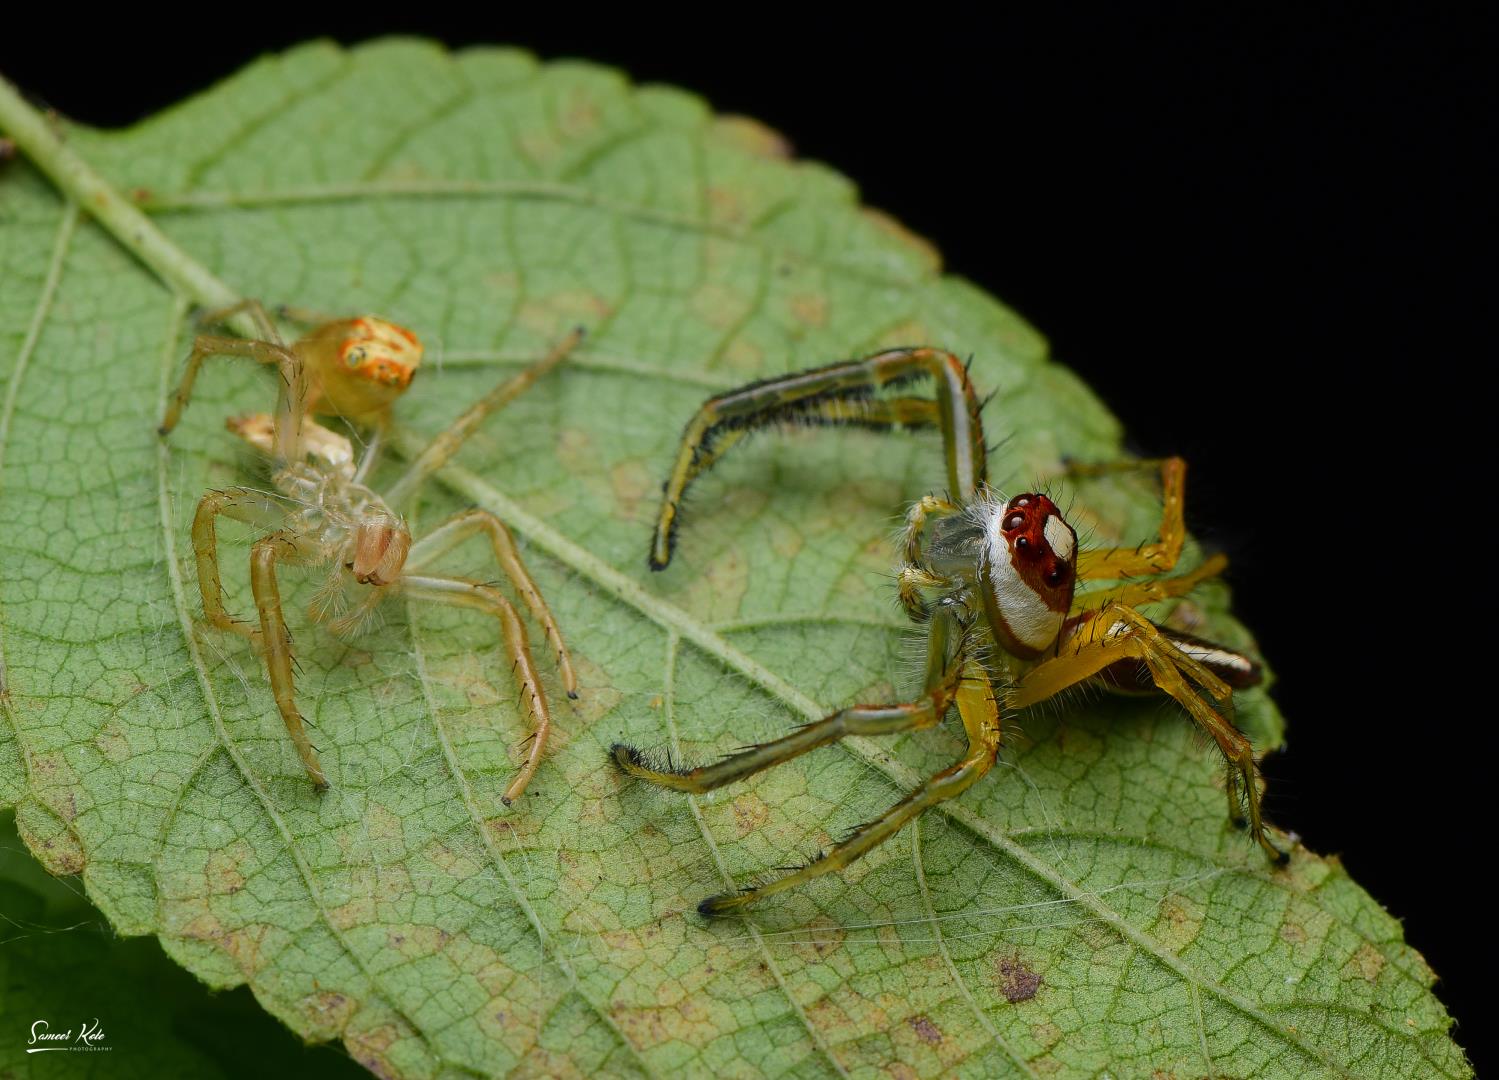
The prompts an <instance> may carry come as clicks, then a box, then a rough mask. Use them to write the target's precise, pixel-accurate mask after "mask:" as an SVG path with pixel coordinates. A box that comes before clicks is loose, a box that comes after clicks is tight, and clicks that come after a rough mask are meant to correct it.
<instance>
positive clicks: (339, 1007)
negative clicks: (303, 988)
mask: <svg viewBox="0 0 1499 1080" xmlns="http://www.w3.org/2000/svg"><path fill="white" fill-rule="evenodd" d="M297 1004H298V1007H299V1009H300V1011H301V1013H302V1017H303V1019H304V1021H305V1022H306V1024H307V1030H306V1031H305V1032H304V1033H303V1034H304V1036H309V1037H311V1038H314V1039H331V1038H333V1037H335V1036H336V1035H337V1034H338V1033H339V1032H340V1031H342V1030H343V1029H344V1026H345V1025H346V1024H347V1023H348V1022H349V1017H351V1016H353V1015H354V1013H355V1012H357V1011H358V1010H359V1006H358V1005H357V1004H356V1003H355V1002H353V1001H351V1000H350V999H349V998H348V996H347V995H345V994H340V993H338V992H336V991H333V990H322V991H320V992H318V993H316V994H308V995H307V996H306V997H304V998H303V999H302V1000H301V1001H300V1002H298V1003H297Z"/></svg>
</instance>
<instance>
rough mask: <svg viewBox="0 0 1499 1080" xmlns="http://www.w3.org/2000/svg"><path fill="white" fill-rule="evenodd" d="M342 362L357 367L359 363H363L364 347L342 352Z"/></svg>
mask: <svg viewBox="0 0 1499 1080" xmlns="http://www.w3.org/2000/svg"><path fill="white" fill-rule="evenodd" d="M344 363H346V364H348V365H349V366H350V367H353V368H357V367H358V366H359V365H360V364H362V363H364V349H363V348H358V349H350V350H349V351H348V352H346V353H345V354H344Z"/></svg>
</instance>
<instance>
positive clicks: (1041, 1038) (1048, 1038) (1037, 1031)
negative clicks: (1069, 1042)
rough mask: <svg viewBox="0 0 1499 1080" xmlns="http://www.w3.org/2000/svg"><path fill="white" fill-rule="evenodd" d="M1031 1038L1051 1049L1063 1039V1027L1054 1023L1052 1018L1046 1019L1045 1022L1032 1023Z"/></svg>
mask: <svg viewBox="0 0 1499 1080" xmlns="http://www.w3.org/2000/svg"><path fill="white" fill-rule="evenodd" d="M1031 1038H1033V1039H1035V1040H1036V1042H1038V1043H1040V1044H1041V1045H1042V1046H1043V1047H1045V1048H1046V1049H1048V1050H1050V1049H1051V1048H1052V1047H1053V1046H1055V1045H1056V1044H1057V1043H1059V1042H1061V1041H1062V1029H1061V1028H1059V1027H1057V1025H1055V1024H1053V1023H1052V1022H1051V1021H1050V1020H1048V1021H1046V1022H1045V1023H1044V1024H1032V1025H1031Z"/></svg>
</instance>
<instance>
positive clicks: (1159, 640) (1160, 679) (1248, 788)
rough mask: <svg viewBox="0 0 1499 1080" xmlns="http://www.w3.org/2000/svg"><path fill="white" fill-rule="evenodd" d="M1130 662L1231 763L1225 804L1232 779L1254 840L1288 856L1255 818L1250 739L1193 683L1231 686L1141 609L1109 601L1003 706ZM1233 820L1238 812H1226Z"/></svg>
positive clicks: (1225, 689) (1212, 690)
mask: <svg viewBox="0 0 1499 1080" xmlns="http://www.w3.org/2000/svg"><path fill="white" fill-rule="evenodd" d="M1122 660H1135V661H1139V662H1142V663H1144V664H1145V666H1146V668H1147V669H1148V670H1149V671H1150V675H1151V678H1152V680H1153V681H1154V682H1155V685H1156V686H1157V687H1158V688H1159V689H1161V690H1162V691H1164V692H1165V693H1167V694H1170V695H1171V697H1173V698H1174V699H1175V700H1176V701H1177V702H1178V703H1180V704H1181V706H1182V707H1183V708H1184V709H1186V711H1187V714H1188V715H1189V716H1191V717H1192V719H1193V721H1195V722H1196V723H1197V724H1198V725H1199V726H1200V727H1201V728H1202V729H1203V730H1204V731H1206V732H1207V733H1208V734H1209V735H1210V736H1212V738H1213V740H1214V742H1215V743H1217V745H1218V748H1219V749H1220V750H1221V751H1222V753H1223V756H1224V758H1225V759H1227V761H1228V763H1229V767H1230V768H1231V769H1232V770H1233V771H1234V773H1235V774H1236V778H1235V779H1233V780H1231V781H1230V784H1231V788H1230V792H1229V799H1230V806H1231V807H1232V806H1233V804H1234V802H1235V799H1236V795H1235V793H1234V791H1233V785H1240V784H1242V787H1243V792H1242V795H1243V798H1244V800H1245V802H1246V804H1247V806H1248V810H1249V826H1250V829H1251V832H1252V834H1253V836H1254V839H1255V842H1256V843H1258V844H1259V845H1260V847H1261V848H1263V849H1264V851H1265V854H1266V855H1268V856H1269V857H1270V858H1271V859H1273V860H1275V861H1277V862H1285V861H1286V859H1287V856H1286V854H1285V853H1284V852H1282V851H1280V850H1279V849H1277V848H1276V847H1275V845H1274V844H1272V843H1271V842H1270V839H1269V837H1268V835H1267V834H1266V830H1265V826H1264V822H1263V820H1262V818H1261V816H1260V788H1259V766H1258V764H1257V763H1256V762H1255V759H1254V751H1253V747H1252V746H1251V745H1250V742H1249V740H1248V739H1247V738H1246V737H1245V736H1244V734H1243V732H1241V731H1239V730H1238V729H1237V728H1235V727H1234V726H1233V724H1231V723H1230V722H1229V721H1228V720H1226V719H1224V717H1223V716H1222V714H1221V713H1219V712H1218V710H1217V709H1215V708H1213V706H1212V705H1210V704H1209V703H1208V702H1207V701H1205V700H1204V699H1203V697H1202V695H1201V694H1200V693H1198V692H1197V690H1195V689H1193V687H1192V686H1191V684H1190V683H1189V681H1188V680H1191V682H1195V683H1196V684H1197V686H1199V687H1201V689H1202V690H1203V691H1205V692H1206V693H1207V694H1208V695H1210V696H1211V697H1213V698H1215V699H1217V700H1218V701H1220V702H1225V703H1226V702H1229V701H1231V700H1232V696H1233V690H1232V688H1231V687H1229V686H1228V684H1227V683H1225V682H1224V681H1223V680H1222V679H1220V678H1219V677H1218V676H1217V675H1215V674H1214V673H1213V672H1212V671H1210V670H1209V669H1208V668H1207V667H1205V666H1204V665H1202V664H1200V663H1198V662H1197V661H1196V660H1194V659H1193V658H1192V657H1190V656H1188V655H1186V654H1185V653H1184V652H1182V651H1181V650H1180V649H1178V648H1176V647H1175V646H1174V645H1172V644H1171V642H1170V640H1169V639H1167V638H1166V637H1165V636H1164V635H1162V634H1161V632H1160V631H1159V630H1158V629H1156V627H1155V626H1154V625H1153V624H1152V623H1151V622H1150V621H1149V620H1148V619H1146V618H1145V617H1144V616H1143V615H1141V614H1140V613H1139V612H1137V611H1135V610H1134V609H1132V608H1129V607H1125V606H1122V605H1118V604H1114V605H1109V606H1107V607H1104V608H1103V609H1102V610H1101V611H1100V612H1099V613H1098V614H1097V615H1095V616H1094V617H1093V618H1092V619H1090V620H1088V622H1087V623H1085V624H1083V626H1082V627H1081V628H1080V629H1079V630H1078V631H1077V632H1076V633H1075V634H1074V635H1073V637H1071V638H1069V639H1068V640H1067V641H1065V642H1064V643H1063V645H1062V651H1061V655H1059V656H1057V657H1054V658H1052V659H1050V660H1044V661H1042V662H1041V663H1039V664H1037V665H1036V666H1035V667H1034V668H1032V669H1031V670H1030V672H1029V673H1027V674H1026V676H1025V677H1024V678H1023V679H1021V680H1020V682H1019V683H1018V684H1017V685H1016V686H1015V688H1014V689H1013V690H1011V692H1010V693H1009V695H1008V696H1007V698H1006V701H1005V705H1006V706H1007V707H1008V708H1013V709H1024V708H1028V707H1029V706H1031V705H1034V704H1036V703H1038V702H1041V701H1045V700H1047V699H1048V698H1051V697H1054V696H1056V695H1057V694H1059V693H1061V692H1062V691H1063V690H1065V689H1067V688H1068V687H1070V686H1076V685H1077V684H1079V683H1081V682H1084V681H1085V680H1087V679H1090V678H1092V677H1093V676H1095V675H1097V674H1099V673H1100V672H1101V671H1103V670H1104V669H1105V668H1107V667H1109V666H1110V665H1111V664H1115V663H1118V662H1120V661H1122ZM1230 816H1232V817H1234V818H1235V819H1236V820H1237V819H1238V817H1239V815H1238V814H1236V813H1231V815H1230Z"/></svg>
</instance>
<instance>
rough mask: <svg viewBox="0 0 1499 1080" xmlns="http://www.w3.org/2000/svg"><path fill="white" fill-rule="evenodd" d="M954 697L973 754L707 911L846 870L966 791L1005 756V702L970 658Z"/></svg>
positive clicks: (713, 899)
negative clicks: (795, 866)
mask: <svg viewBox="0 0 1499 1080" xmlns="http://www.w3.org/2000/svg"><path fill="white" fill-rule="evenodd" d="M954 697H955V700H956V701H957V705H958V712H959V714H960V715H961V716H962V717H963V728H964V730H965V731H966V732H967V734H968V753H967V754H966V755H965V756H964V758H963V760H961V761H959V762H958V763H957V764H956V765H953V766H952V767H950V768H947V769H944V770H942V771H941V772H939V773H937V774H936V775H935V776H933V777H931V778H930V779H929V780H927V781H926V783H924V784H922V785H921V786H920V787H919V788H917V789H916V790H915V791H913V792H911V794H909V795H907V796H906V797H905V798H904V799H902V800H901V801H900V802H898V803H896V804H895V805H894V806H892V807H891V808H890V809H889V810H887V811H886V812H885V813H884V814H882V815H880V816H879V817H877V818H875V819H874V820H873V821H871V822H868V823H866V824H864V825H860V826H859V827H858V828H857V829H855V830H854V831H853V832H852V833H850V834H849V836H848V838H847V839H846V840H844V841H843V842H842V843H841V844H838V845H837V846H835V847H834V848H833V849H832V850H831V851H828V852H825V853H823V854H820V855H818V856H817V858H815V859H813V860H812V861H811V862H809V863H808V864H807V865H806V866H803V867H802V868H801V869H799V870H794V871H792V872H791V873H789V874H786V875H784V876H782V877H778V878H776V879H774V880H773V881H770V882H767V883H766V884H764V885H759V886H756V887H754V888H749V889H741V890H740V891H738V892H734V893H723V894H721V895H719V896H710V897H709V898H708V899H706V900H704V901H703V902H702V903H701V904H699V905H698V911H700V912H702V913H703V914H704V915H722V914H723V913H724V912H726V911H732V910H733V909H734V908H739V907H744V906H745V905H746V904H752V903H754V902H755V901H757V900H760V899H763V898H764V897H767V896H770V895H772V894H774V893H778V892H781V891H783V890H785V889H790V888H793V887H795V886H797V885H800V884H801V883H802V882H804V881H810V880H811V879H812V878H815V877H821V876H822V875H823V874H827V873H830V872H832V871H834V870H841V869H842V868H843V867H845V866H847V865H848V864H849V863H851V862H853V861H854V860H855V859H858V858H860V857H862V856H864V855H867V854H868V853H869V852H870V851H873V850H874V849H875V848H876V847H878V846H879V845H881V844H883V843H884V842H885V841H886V840H889V839H890V838H891V837H892V836H894V835H895V834H896V833H898V832H899V831H900V830H901V829H903V828H905V827H906V826H907V825H908V824H910V823H911V822H912V821H914V820H915V819H916V818H917V817H918V816H919V815H920V814H921V813H922V812H924V811H926V810H929V809H931V808H932V807H933V806H936V805H937V804H938V803H942V802H946V801H947V800H948V799H951V798H955V797H956V796H958V795H961V794H962V793H963V792H964V791H966V790H967V789H968V788H969V787H970V786H972V785H973V784H974V783H975V782H976V781H977V780H979V779H980V778H982V777H983V776H984V774H986V773H987V772H988V771H989V770H990V769H991V768H992V767H993V766H994V761H995V759H996V758H997V757H998V756H999V749H1000V738H1001V731H1000V716H999V703H998V701H997V700H996V698H995V695H994V689H993V686H992V685H991V684H990V682H989V676H988V674H987V672H985V670H984V667H983V665H982V664H981V663H979V662H978V661H975V660H970V661H967V662H966V663H965V664H964V667H963V669H962V679H961V682H960V683H959V685H958V689H957V692H956V694H955V695H954Z"/></svg>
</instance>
